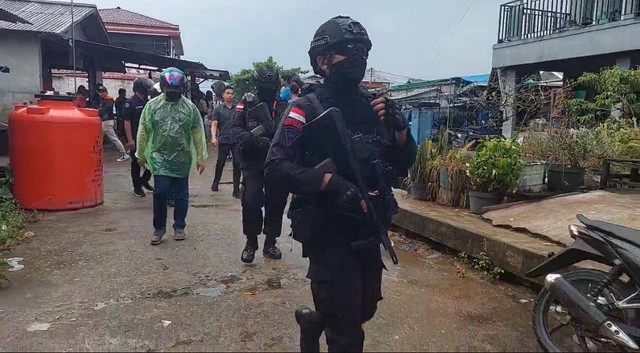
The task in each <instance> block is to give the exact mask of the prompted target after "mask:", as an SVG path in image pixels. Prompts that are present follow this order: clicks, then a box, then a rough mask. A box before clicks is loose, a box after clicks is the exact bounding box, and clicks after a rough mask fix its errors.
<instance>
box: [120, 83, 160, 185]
mask: <svg viewBox="0 0 640 353" xmlns="http://www.w3.org/2000/svg"><path fill="white" fill-rule="evenodd" d="M152 87H153V81H151V80H150V79H148V78H144V77H138V78H136V79H135V81H133V93H134V94H133V96H132V97H131V98H129V99H127V100H126V101H125V102H124V110H123V116H124V130H125V133H126V135H127V145H126V147H127V149H128V150H129V152H130V156H131V181H132V182H133V194H134V195H135V196H137V197H145V193H144V190H142V188H145V189H147V190H148V191H153V187H152V186H151V184H149V181H150V180H151V172H150V171H149V170H148V169H145V170H144V172H143V173H142V176H140V165H138V158H136V136H138V126H139V125H140V116H141V115H142V109H144V106H145V105H147V102H149V91H151V88H152Z"/></svg>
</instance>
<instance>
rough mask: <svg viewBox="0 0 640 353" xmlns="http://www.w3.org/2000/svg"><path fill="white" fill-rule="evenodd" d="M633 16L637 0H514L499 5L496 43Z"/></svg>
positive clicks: (639, 8) (639, 13)
mask: <svg viewBox="0 0 640 353" xmlns="http://www.w3.org/2000/svg"><path fill="white" fill-rule="evenodd" d="M636 16H637V17H638V18H639V19H640V0H516V1H511V2H508V3H506V4H503V5H501V6H500V20H499V28H498V43H503V42H508V41H513V40H519V39H527V38H536V37H542V36H546V35H549V34H553V33H558V32H561V31H565V30H568V29H572V28H579V27H584V26H590V25H599V24H605V23H609V22H613V21H620V20H625V19H628V18H634V17H636Z"/></svg>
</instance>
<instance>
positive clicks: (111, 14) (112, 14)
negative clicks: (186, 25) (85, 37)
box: [98, 7, 178, 29]
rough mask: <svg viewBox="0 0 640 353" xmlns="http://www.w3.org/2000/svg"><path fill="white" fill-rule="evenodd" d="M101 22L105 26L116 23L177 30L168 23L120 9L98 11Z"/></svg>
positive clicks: (175, 26)
mask: <svg viewBox="0 0 640 353" xmlns="http://www.w3.org/2000/svg"><path fill="white" fill-rule="evenodd" d="M98 13H100V17H102V21H103V22H104V23H106V24H109V23H117V24H124V25H133V26H145V27H147V26H148V27H165V28H172V29H174V28H178V26H177V25H174V24H171V23H169V22H165V21H160V20H157V19H155V18H152V17H149V16H145V15H141V14H139V13H136V12H133V11H129V10H125V9H121V8H119V7H117V8H115V9H100V10H98Z"/></svg>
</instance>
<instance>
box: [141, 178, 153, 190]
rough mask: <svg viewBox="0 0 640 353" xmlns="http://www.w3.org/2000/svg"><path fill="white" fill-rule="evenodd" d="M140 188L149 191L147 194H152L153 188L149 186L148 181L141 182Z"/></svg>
mask: <svg viewBox="0 0 640 353" xmlns="http://www.w3.org/2000/svg"><path fill="white" fill-rule="evenodd" d="M142 187H143V188H145V189H147V191H149V192H153V186H151V184H149V181H143V182H142Z"/></svg>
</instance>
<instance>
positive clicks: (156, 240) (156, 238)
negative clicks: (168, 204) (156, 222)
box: [151, 230, 166, 245]
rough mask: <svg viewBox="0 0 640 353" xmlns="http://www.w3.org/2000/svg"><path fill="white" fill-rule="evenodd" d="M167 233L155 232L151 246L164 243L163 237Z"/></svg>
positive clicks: (162, 231)
mask: <svg viewBox="0 0 640 353" xmlns="http://www.w3.org/2000/svg"><path fill="white" fill-rule="evenodd" d="M164 233H166V232H165V231H164V230H156V231H154V232H153V236H152V237H151V245H158V244H160V243H162V237H163V236H164Z"/></svg>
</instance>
